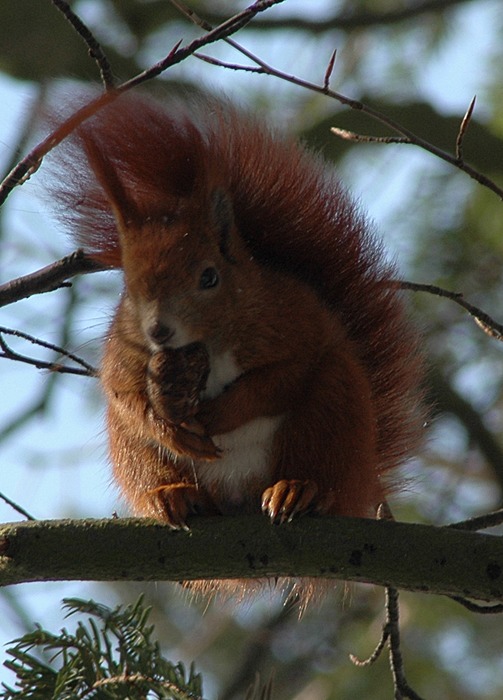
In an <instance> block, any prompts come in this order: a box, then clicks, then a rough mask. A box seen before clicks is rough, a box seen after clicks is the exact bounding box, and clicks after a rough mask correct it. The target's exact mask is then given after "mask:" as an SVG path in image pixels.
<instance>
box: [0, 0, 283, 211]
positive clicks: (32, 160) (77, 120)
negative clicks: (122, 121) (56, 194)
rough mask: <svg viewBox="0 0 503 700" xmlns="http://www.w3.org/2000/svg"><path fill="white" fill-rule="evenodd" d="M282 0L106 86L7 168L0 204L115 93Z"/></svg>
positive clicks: (261, 4) (250, 10)
mask: <svg viewBox="0 0 503 700" xmlns="http://www.w3.org/2000/svg"><path fill="white" fill-rule="evenodd" d="M283 1H284V0H256V2H254V3H252V4H251V5H250V6H249V7H247V8H246V9H245V10H243V11H242V12H239V13H238V14H236V15H234V16H233V17H231V18H230V19H228V20H226V21H225V22H223V23H222V24H221V25H219V26H218V27H216V28H215V29H213V30H212V31H210V32H208V33H207V34H205V35H204V36H202V37H199V38H197V39H195V40H194V41H192V42H191V43H190V44H189V45H188V46H186V47H182V48H179V46H180V44H179V43H178V44H176V45H175V47H174V48H173V49H172V50H171V51H170V53H169V54H168V55H167V56H166V57H165V58H164V59H163V60H162V61H159V62H158V63H156V64H154V65H153V66H151V67H150V68H148V69H147V70H145V71H143V72H142V73H139V74H138V75H137V76H135V77H134V78H131V80H127V81H126V82H124V83H122V84H121V85H119V86H117V87H116V88H114V89H110V90H108V91H107V92H105V93H104V94H102V95H100V96H99V97H98V98H96V99H95V100H93V101H92V102H90V103H89V104H87V105H85V106H84V107H81V108H80V109H79V110H77V111H76V112H75V113H74V114H72V115H71V116H70V117H69V118H68V119H67V120H66V121H64V122H63V124H61V125H60V126H59V127H58V128H57V129H55V130H54V131H53V132H52V133H51V134H49V135H48V136H47V137H46V138H45V139H44V140H43V141H41V142H40V143H39V144H38V145H37V146H35V148H33V149H32V150H31V151H30V153H28V155H26V156H25V157H24V158H23V159H22V160H21V161H19V163H18V164H17V165H16V166H15V167H14V168H13V169H12V170H11V171H10V173H9V174H8V175H7V177H6V178H5V179H4V181H3V182H2V183H1V184H0V205H1V204H3V203H4V202H5V200H6V199H7V197H8V196H9V194H10V192H11V191H12V190H13V189H14V187H16V186H18V185H20V184H22V183H23V182H25V181H26V180H27V179H28V178H29V177H31V175H32V174H33V173H34V172H36V170H37V169H38V168H39V167H40V164H41V162H42V160H43V158H44V156H45V155H47V153H48V152H49V151H50V150H52V149H53V148H55V147H56V146H57V145H58V144H59V143H61V141H63V139H65V138H66V137H67V136H68V135H69V134H71V133H72V131H74V129H76V128H77V127H78V126H79V125H80V124H82V122H84V121H85V120H86V119H89V118H90V117H91V116H93V115H94V114H96V112H97V111H98V110H100V109H102V108H103V107H104V106H106V105H107V104H109V103H110V102H112V101H113V100H115V99H117V97H119V95H121V94H122V93H123V92H126V91H127V90H131V89H132V88H133V87H136V86H137V85H141V84H142V83H144V82H146V81H147V80H151V79H152V78H154V77H156V76H158V75H160V74H161V73H163V72H164V71H165V70H167V69H168V68H170V67H171V66H174V65H176V64H178V63H181V62H182V61H184V60H185V59H186V58H187V57H188V56H191V55H193V54H194V52H195V51H197V50H198V49H200V48H201V47H202V46H206V45H208V44H212V43H215V42H216V41H219V40H221V39H224V38H226V37H228V36H230V35H231V34H234V33H236V32H237V31H239V30H240V29H242V28H243V27H244V26H246V25H247V24H248V23H249V22H250V21H251V20H252V19H253V17H255V15H256V14H258V13H259V12H264V11H265V10H267V9H268V8H270V7H272V6H273V5H277V4H279V3H281V2H283Z"/></svg>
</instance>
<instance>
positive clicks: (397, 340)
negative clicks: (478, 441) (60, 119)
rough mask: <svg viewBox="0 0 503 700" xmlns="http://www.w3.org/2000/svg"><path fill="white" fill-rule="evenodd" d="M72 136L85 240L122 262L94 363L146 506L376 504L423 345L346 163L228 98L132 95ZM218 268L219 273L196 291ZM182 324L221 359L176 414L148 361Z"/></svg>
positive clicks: (169, 513)
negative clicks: (247, 453) (160, 396)
mask: <svg viewBox="0 0 503 700" xmlns="http://www.w3.org/2000/svg"><path fill="white" fill-rule="evenodd" d="M62 151H63V153H66V163H64V162H63V156H61V159H60V166H59V167H60V168H62V169H65V168H66V171H65V176H64V178H65V180H66V182H70V185H69V186H64V185H61V186H60V188H59V192H58V193H57V194H58V196H59V197H60V199H61V201H62V202H63V203H64V204H65V205H66V206H67V207H68V209H69V213H68V216H67V218H68V217H69V218H70V219H71V221H72V225H73V226H74V230H75V237H76V239H77V240H78V242H79V243H81V244H82V245H83V246H84V247H85V248H87V249H88V250H90V251H92V252H93V254H94V255H95V256H96V257H97V258H98V259H100V260H102V261H104V262H106V263H109V264H111V265H113V266H117V267H119V266H120V267H123V269H124V277H125V294H124V297H123V299H122V301H121V303H120V305H119V308H118V311H117V314H116V317H115V320H114V322H113V324H112V328H111V331H110V334H109V337H108V340H107V343H106V348H105V354H104V359H103V367H102V375H101V376H102V382H103V386H104V389H105V393H106V396H107V400H108V428H109V436H110V449H111V456H112V462H113V465H114V472H115V476H116V479H117V481H118V482H119V485H120V487H121V489H122V491H123V493H124V495H125V496H126V498H127V499H128V501H129V502H130V504H131V505H132V507H133V509H134V510H135V511H136V512H138V513H143V514H146V515H154V516H156V517H159V518H161V519H164V520H166V521H167V522H169V523H170V524H171V525H173V526H174V527H183V526H185V520H186V517H187V516H188V515H189V514H190V513H191V512H192V511H197V512H201V513H219V512H220V513H232V512H235V511H236V510H238V511H239V512H244V511H248V512H259V511H260V509H261V505H262V506H263V509H264V511H265V512H266V513H267V514H268V515H269V516H270V517H271V518H272V519H273V520H274V521H277V522H281V521H283V520H286V519H288V518H289V517H292V516H294V515H296V514H297V513H302V512H305V511H315V512H318V513H321V514H344V515H356V516H365V515H368V514H371V513H372V512H373V509H374V508H375V506H376V505H377V504H378V503H379V502H380V501H381V500H382V499H383V497H384V494H385V492H386V489H387V486H386V483H385V481H384V477H385V476H386V473H388V472H389V471H390V470H391V469H393V468H394V467H396V466H397V465H398V464H399V463H400V462H401V461H402V460H403V459H404V458H405V457H407V456H408V455H409V454H410V452H411V450H412V449H413V448H414V447H416V445H417V443H418V439H419V436H420V431H421V428H420V422H421V421H420V412H419V411H418V395H419V391H418V385H419V379H420V363H419V361H418V360H417V356H416V346H417V339H416V337H415V334H414V332H413V331H412V330H411V327H410V325H409V323H408V321H407V320H406V318H405V313H404V309H403V307H402V302H401V301H400V299H399V297H398V294H397V292H396V291H395V290H394V289H393V288H392V285H390V283H389V282H390V280H391V279H392V277H393V273H394V270H393V268H392V267H390V266H389V265H388V264H387V263H386V262H385V261H384V256H383V253H382V251H381V249H380V245H379V243H377V242H376V241H375V240H374V239H373V236H372V233H371V232H369V230H368V228H367V224H366V223H365V221H364V219H363V218H362V216H361V214H360V213H359V212H358V211H357V209H356V208H355V206H354V204H353V203H352V201H351V200H350V199H349V197H348V195H347V194H346V192H345V191H344V189H343V188H342V187H341V185H340V184H339V182H338V181H337V179H335V178H334V176H333V175H332V174H330V173H328V172H327V171H326V168H325V166H324V165H323V164H322V162H321V161H320V160H319V159H318V158H316V157H314V156H313V155H311V154H309V153H307V152H306V151H305V150H304V149H302V148H301V147H299V146H298V145H297V144H296V143H295V142H293V141H292V140H290V139H288V138H283V137H279V136H278V135H275V134H271V132H270V131H269V129H268V128H267V126H265V125H264V124H261V123H259V122H256V121H254V120H253V119H250V118H247V117H244V116H243V115H242V114H241V113H240V112H239V111H237V110H235V109H234V108H233V107H231V106H230V105H228V104H227V103H221V102H218V101H216V100H215V101H213V100H208V101H203V102H200V103H197V102H196V103H188V104H172V105H171V106H167V107H166V108H165V107H162V106H160V105H158V104H156V103H154V102H151V101H149V100H147V99H145V98H142V97H138V96H137V95H130V96H123V97H121V98H119V99H118V100H116V101H115V102H114V103H113V104H112V105H110V106H108V107H106V108H105V109H102V110H101V111H100V112H98V113H97V114H96V115H95V116H94V117H93V118H92V119H90V120H88V121H87V122H86V123H85V124H84V125H83V126H81V127H80V128H79V130H78V131H77V133H76V135H74V136H73V137H72V139H71V141H70V144H69V145H68V146H67V147H66V151H65V150H64V148H63V149H62ZM208 268H210V269H213V268H215V269H217V271H218V274H219V282H218V284H217V287H216V288H215V289H205V290H204V293H203V292H202V291H201V289H199V287H198V284H199V282H198V280H200V279H201V274H202V270H207V269H208ZM166 327H169V330H172V329H173V328H176V329H177V330H176V333H175V335H174V336H171V337H170V338H169V339H166V337H163V338H161V340H159V338H158V337H157V336H156V337H155V338H154V335H153V334H154V330H157V331H158V330H159V328H160V329H161V331H163V330H164V331H165V330H166ZM173 337H174V340H173ZM185 342H187V343H188V342H196V343H202V344H204V346H205V347H206V348H207V349H208V351H209V354H210V367H212V368H213V369H215V368H216V367H217V366H218V367H221V368H223V370H222V371H223V372H224V378H223V379H222V380H221V381H220V384H218V382H217V386H216V389H215V388H214V389H213V393H212V390H211V389H210V390H209V393H208V394H203V395H202V396H201V402H200V404H199V405H198V406H197V408H196V409H195V410H194V411H193V412H192V413H191V414H190V415H187V420H186V421H179V422H178V423H177V424H176V423H173V422H172V421H170V420H169V418H168V416H167V415H162V414H163V410H162V408H158V404H157V403H156V402H155V401H154V399H153V392H151V393H150V394H149V389H148V386H147V377H148V376H149V372H150V373H151V367H150V365H149V363H152V357H153V354H154V353H155V352H162V349H163V347H164V348H167V347H168V346H170V345H175V346H180V345H181V346H183V345H184V343H185ZM215 372H216V370H215ZM226 372H227V373H228V376H227V375H225V373H226ZM211 376H212V375H211V373H210V378H211ZM215 376H216V374H215ZM158 381H159V382H160V381H161V380H158ZM161 383H162V382H161ZM253 421H255V422H253ZM247 426H256V431H255V432H256V434H255V432H253V431H252V430H251V428H250V432H249V433H248V432H247ZM253 430H255V427H254V428H253ZM240 431H241V432H240ZM261 431H262V432H261ZM242 433H243V434H244V435H245V437H244V438H241V437H240V436H241V434H242ZM262 435H263V436H264V445H266V448H265V450H262V451H261V446H260V445H259V444H258V443H259V442H260V440H261V439H262V437H261V436H262ZM229 436H230V437H229ZM241 439H242V440H244V441H245V442H246V441H250V444H251V445H252V449H253V450H255V449H256V450H257V455H259V458H260V459H265V462H264V465H262V467H261V468H257V470H254V466H253V464H252V465H251V466H250V465H247V464H245V463H244V462H243V464H242V463H241V462H239V460H241V457H240V456H237V457H236V476H234V473H233V461H232V458H231V457H232V455H233V454H234V453H233V449H235V447H234V442H236V443H239V445H241V443H240V442H239V441H240V440H241ZM233 441H234V442H233ZM254 441H255V442H254ZM255 443H257V445H256V444H255ZM243 444H244V443H243ZM246 444H248V443H246ZM219 448H220V451H219ZM236 449H238V452H239V446H238V448H236ZM238 452H236V455H238ZM239 454H241V453H239ZM226 455H227V457H228V458H227V459H226ZM229 455H230V458H229ZM264 455H265V456H264ZM238 462H239V464H238ZM245 462H246V460H245ZM221 465H224V466H221ZM219 469H220V470H221V471H220V472H219ZM240 470H241V471H240Z"/></svg>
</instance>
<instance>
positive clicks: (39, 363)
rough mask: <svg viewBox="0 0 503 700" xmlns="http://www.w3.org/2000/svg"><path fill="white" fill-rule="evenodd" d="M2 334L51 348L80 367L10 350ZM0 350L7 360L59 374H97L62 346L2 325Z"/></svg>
mask: <svg viewBox="0 0 503 700" xmlns="http://www.w3.org/2000/svg"><path fill="white" fill-rule="evenodd" d="M3 335H11V336H14V337H16V338H22V339H23V340H27V341H28V342H30V343H33V344H34V345H38V346H39V347H42V348H46V349H48V350H53V351H54V352H57V353H58V354H59V355H62V356H63V357H66V358H68V359H69V360H72V361H73V362H75V363H76V364H78V365H80V368H79V367H67V366H65V365H61V364H59V363H58V362H45V361H43V360H37V359H35V358H32V357H28V356H27V355H21V354H20V353H18V352H16V351H14V350H12V348H10V347H9V346H8V345H7V342H6V341H5V339H4V338H3ZM0 350H1V351H2V352H1V353H0V358H1V357H3V358H5V359H8V360H16V361H17V362H24V363H25V364H28V365H33V366H34V367H37V369H47V370H49V371H51V372H60V373H61V374H79V375H82V376H86V377H96V376H97V375H98V371H97V370H96V369H95V368H94V367H92V366H91V365H90V364H88V363H87V362H86V361H85V360H83V359H82V358H81V357H78V355H74V354H73V353H71V352H68V350H65V349H64V348H62V347H58V346H57V345H54V344H53V343H48V342H46V341H45V340H40V338H35V337H34V336H32V335H29V334H28V333H23V332H22V331H18V330H14V329H12V328H5V327H4V326H0Z"/></svg>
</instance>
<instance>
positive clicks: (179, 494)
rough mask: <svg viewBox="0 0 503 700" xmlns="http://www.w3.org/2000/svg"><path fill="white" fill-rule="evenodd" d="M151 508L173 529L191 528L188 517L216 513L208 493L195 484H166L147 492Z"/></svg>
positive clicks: (146, 495)
mask: <svg viewBox="0 0 503 700" xmlns="http://www.w3.org/2000/svg"><path fill="white" fill-rule="evenodd" d="M145 497H146V499H147V500H148V501H149V510H150V511H151V512H152V513H153V514H154V515H155V517H157V518H159V519H160V520H163V521H164V522H166V523H167V524H168V525H169V526H170V527H171V528H172V529H173V530H190V528H189V526H188V525H187V522H186V520H187V517H188V516H189V515H194V514H202V513H204V514H205V515H210V514H212V513H216V509H215V507H214V505H213V504H212V503H211V501H210V499H209V497H208V495H207V494H206V493H205V492H204V491H201V489H199V488H198V487H197V486H194V485H193V484H183V483H178V484H164V485H162V486H158V487H157V488H155V489H152V490H150V491H148V492H147V493H146V494H145Z"/></svg>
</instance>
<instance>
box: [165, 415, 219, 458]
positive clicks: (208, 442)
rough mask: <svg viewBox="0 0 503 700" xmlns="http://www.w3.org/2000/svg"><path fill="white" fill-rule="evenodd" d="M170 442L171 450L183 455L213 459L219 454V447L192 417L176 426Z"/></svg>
mask: <svg viewBox="0 0 503 700" xmlns="http://www.w3.org/2000/svg"><path fill="white" fill-rule="evenodd" d="M171 443H172V445H171V447H172V449H173V451H174V452H176V453H178V454H180V455H182V456H184V457H191V458H192V459H205V460H215V459H218V458H219V457H220V456H221V450H220V448H218V447H217V446H216V445H215V443H214V442H213V440H212V439H211V438H210V437H209V436H208V435H206V432H205V430H204V428H203V427H202V426H201V424H200V423H198V422H197V421H195V420H194V419H191V420H188V421H186V422H185V423H183V424H182V425H178V426H176V428H175V429H174V430H173V432H172V435H171Z"/></svg>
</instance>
